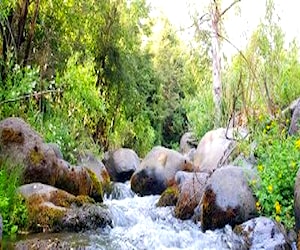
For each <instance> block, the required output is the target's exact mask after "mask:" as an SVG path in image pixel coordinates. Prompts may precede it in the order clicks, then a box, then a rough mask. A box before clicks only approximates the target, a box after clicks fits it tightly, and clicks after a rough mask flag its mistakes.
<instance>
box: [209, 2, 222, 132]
mask: <svg viewBox="0 0 300 250" xmlns="http://www.w3.org/2000/svg"><path fill="white" fill-rule="evenodd" d="M220 17H221V16H220V12H219V9H218V5H217V3H216V1H214V6H213V8H212V9H211V25H212V36H211V44H212V64H213V65H212V66H213V69H212V70H213V71H212V73H213V100H214V104H215V122H214V125H215V127H219V126H220V125H221V116H222V110H221V102H222V79H221V55H220V40H219V39H220V38H219V21H220Z"/></svg>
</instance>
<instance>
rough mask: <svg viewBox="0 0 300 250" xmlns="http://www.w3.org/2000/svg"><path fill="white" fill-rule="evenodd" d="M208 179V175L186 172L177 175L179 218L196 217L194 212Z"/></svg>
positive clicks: (177, 215)
mask: <svg viewBox="0 0 300 250" xmlns="http://www.w3.org/2000/svg"><path fill="white" fill-rule="evenodd" d="M208 177H209V174H208V173H199V172H194V173H189V172H184V171H179V172H177V173H176V177H175V179H176V183H177V185H178V187H179V195H178V200H177V203H176V206H175V216H176V217H177V218H179V219H183V220H184V219H190V218H191V217H192V216H193V215H194V210H195V208H196V207H197V206H198V205H199V202H200V200H201V197H202V195H203V192H204V188H205V185H206V182H207V180H208Z"/></svg>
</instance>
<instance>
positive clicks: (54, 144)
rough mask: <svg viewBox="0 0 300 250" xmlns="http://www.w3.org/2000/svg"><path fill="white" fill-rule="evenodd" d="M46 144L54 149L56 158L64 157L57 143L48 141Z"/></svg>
mask: <svg viewBox="0 0 300 250" xmlns="http://www.w3.org/2000/svg"><path fill="white" fill-rule="evenodd" d="M47 145H48V146H49V147H50V148H52V149H53V151H54V153H55V155H56V157H57V158H58V159H63V158H64V157H63V154H62V152H61V150H60V148H59V146H58V144H56V143H52V142H49V143H47Z"/></svg>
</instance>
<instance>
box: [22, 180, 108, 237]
mask: <svg viewBox="0 0 300 250" xmlns="http://www.w3.org/2000/svg"><path fill="white" fill-rule="evenodd" d="M18 192H19V193H20V194H21V195H22V196H23V197H24V198H25V200H26V204H27V209H28V213H29V225H28V227H29V231H32V232H45V231H47V232H59V231H75V232H79V231H83V230H91V229H97V228H99V227H104V226H106V225H111V223H112V222H111V215H110V213H109V211H108V210H107V209H105V208H103V207H102V206H100V205H97V204H94V200H93V199H91V198H90V197H88V196H74V195H72V194H69V193H67V192H66V191H63V190H61V189H57V188H55V187H52V186H49V185H46V184H42V183H31V184H26V185H22V186H21V187H19V189H18Z"/></svg>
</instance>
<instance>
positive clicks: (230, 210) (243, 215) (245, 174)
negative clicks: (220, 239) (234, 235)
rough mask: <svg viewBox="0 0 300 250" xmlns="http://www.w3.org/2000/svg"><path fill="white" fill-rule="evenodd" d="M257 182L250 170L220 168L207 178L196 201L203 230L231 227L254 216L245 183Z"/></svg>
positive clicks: (253, 201)
mask: <svg viewBox="0 0 300 250" xmlns="http://www.w3.org/2000/svg"><path fill="white" fill-rule="evenodd" d="M254 179H257V177H256V174H255V172H254V171H253V170H252V169H248V168H242V167H236V166H224V167H221V168H219V169H217V170H216V171H215V172H214V173H213V174H212V175H211V177H210V178H209V180H208V182H207V185H206V186H205V189H204V193H203V196H202V198H201V201H200V216H201V217H200V218H201V226H202V229H203V231H205V230H208V229H210V230H214V229H217V228H223V227H224V226H225V225H226V224H229V225H231V226H235V225H237V224H241V223H243V222H245V221H247V220H249V219H251V218H253V217H255V216H257V210H256V200H255V197H254V195H253V192H252V190H251V188H250V187H249V183H250V182H251V181H252V180H254Z"/></svg>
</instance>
